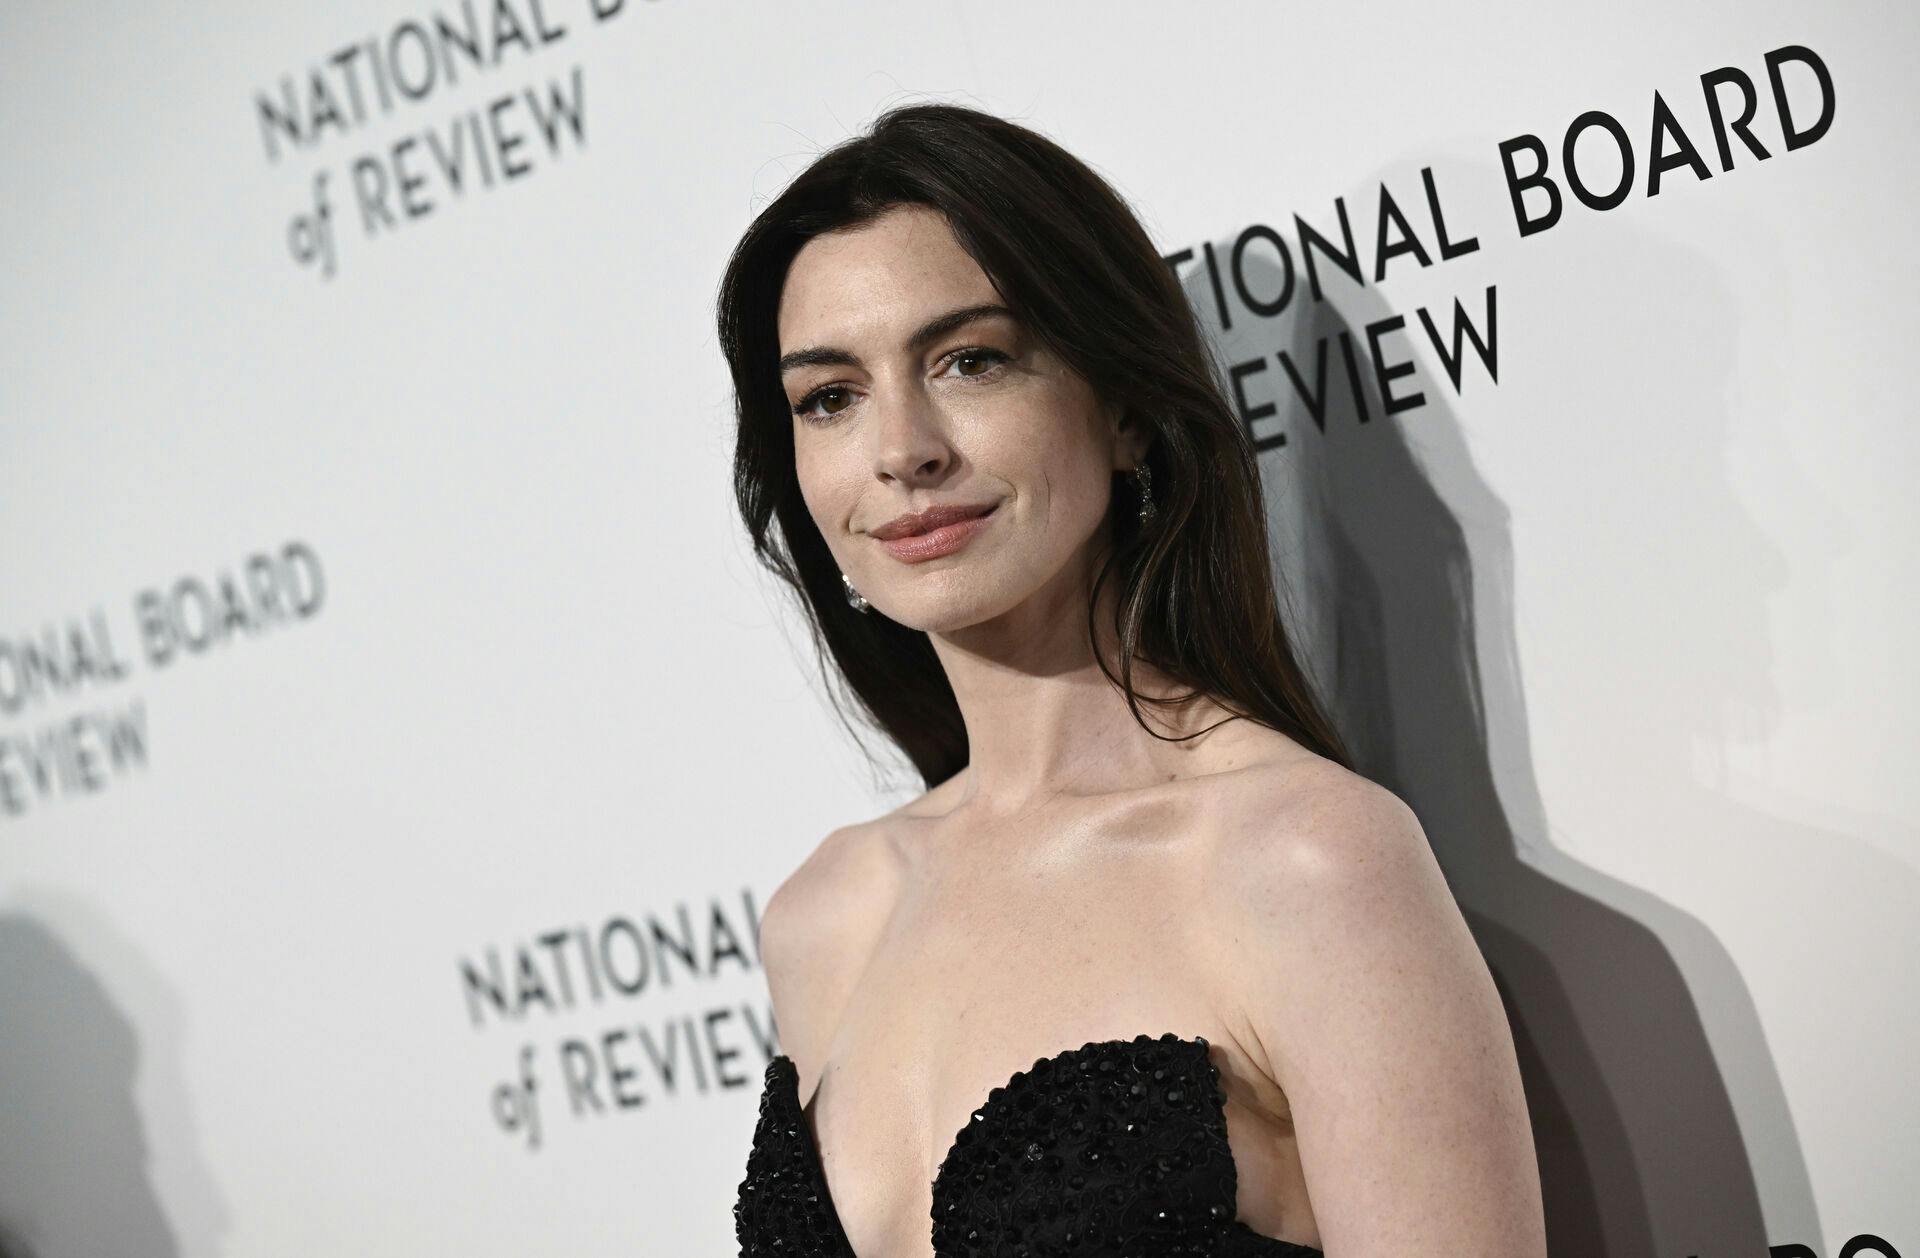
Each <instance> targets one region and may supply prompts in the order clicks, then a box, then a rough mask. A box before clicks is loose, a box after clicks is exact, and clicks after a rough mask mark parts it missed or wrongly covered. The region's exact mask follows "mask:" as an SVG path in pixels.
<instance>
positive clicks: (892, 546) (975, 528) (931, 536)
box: [875, 502, 1000, 563]
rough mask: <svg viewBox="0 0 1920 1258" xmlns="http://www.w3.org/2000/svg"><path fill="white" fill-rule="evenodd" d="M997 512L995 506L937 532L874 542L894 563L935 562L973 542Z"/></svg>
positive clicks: (943, 526)
mask: <svg viewBox="0 0 1920 1258" xmlns="http://www.w3.org/2000/svg"><path fill="white" fill-rule="evenodd" d="M999 509H1000V504H999V503H997V502H996V503H994V504H993V506H992V507H989V508H988V509H987V510H986V511H983V512H981V513H980V514H979V515H970V516H966V517H964V518H962V519H958V520H950V521H948V522H947V523H945V524H942V525H940V526H939V527H937V528H932V529H928V530H927V531H926V532H924V533H912V534H908V535H906V536H903V537H887V538H877V539H875V540H877V541H878V542H879V543H880V544H881V545H882V546H884V547H886V548H887V551H888V553H889V554H891V555H892V556H893V557H894V558H895V559H899V560H901V561H903V562H905V563H924V562H926V561H927V560H929V559H938V558H940V557H941V556H942V555H951V554H952V553H953V552H955V551H957V550H959V549H960V548H961V547H962V546H965V545H966V544H967V543H968V542H969V541H971V540H972V539H973V535H974V534H975V533H978V532H979V531H980V530H981V529H984V528H986V527H987V524H988V522H989V521H991V520H992V519H993V518H994V515H995V513H996V512H997V511H999Z"/></svg>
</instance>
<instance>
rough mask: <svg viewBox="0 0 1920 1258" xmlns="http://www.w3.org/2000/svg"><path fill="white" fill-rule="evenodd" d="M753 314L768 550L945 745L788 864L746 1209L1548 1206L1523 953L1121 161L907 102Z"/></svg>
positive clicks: (760, 546) (833, 1215)
mask: <svg viewBox="0 0 1920 1258" xmlns="http://www.w3.org/2000/svg"><path fill="white" fill-rule="evenodd" d="M719 332H720V340H721V345H722V347H723V348H724V350H725V352H726V355H727V357H728V360H729V363H730V366H731V369H732V372H733V380H734V386H735V389H736V392H737V406H738V420H739V428H738V444H737V447H736V458H735V490H736V493H737V496H738V499H739V505H740V509H741V512H742V514H743V516H744V517H745V520H746V523H747V528H748V531H749V533H750V534H751V536H752V539H753V544H754V546H755V548H756V552H757V553H758V554H759V555H760V557H761V559H762V561H763V562H765V563H766V564H767V565H768V566H769V567H770V568H771V569H772V570H773V571H774V572H775V573H776V574H778V575H779V576H780V577H781V578H782V580H783V581H784V582H786V583H787V584H788V585H789V586H790V587H791V588H792V589H793V590H794V591H795V592H796V593H797V594H798V596H799V601H800V603H801V606H802V608H803V609H804V611H805V613H806V615H807V617H808V622H809V624H810V625H811V626H812V628H813V631H814V633H815V635H816V640H817V644H818V645H820V646H822V647H823V648H824V651H825V653H826V654H827V655H830V656H831V657H832V661H833V666H834V667H833V668H831V669H829V670H827V671H828V675H829V677H830V679H831V678H832V677H833V676H834V675H835V674H836V673H837V675H838V678H839V679H840V680H841V681H842V682H843V683H844V685H845V687H846V688H848V689H850V690H851V691H852V694H853V696H854V697H855V698H856V699H857V700H858V703H859V704H860V706H861V707H863V708H864V710H865V713H866V714H867V715H868V716H869V717H870V718H871V719H872V721H873V722H874V723H875V724H877V725H878V727H879V728H880V729H881V730H883V731H884V732H885V733H886V734H887V735H888V736H889V737H890V738H891V739H892V740H893V741H894V742H895V743H896V744H897V745H898V746H899V747H900V748H901V749H902V750H903V751H904V752H905V753H906V755H907V757H908V758H909V759H910V760H911V761H912V763H913V765H914V767H915V768H916V769H917V770H918V772H919V774H920V775H921V777H922V778H923V779H924V781H925V783H926V786H927V788H928V789H927V791H926V793H925V794H923V795H921V796H920V797H919V798H917V799H915V800H913V801H912V802H911V803H908V804H906V805H905V806H903V807H901V808H898V809H895V810H894V811H893V812H890V813H888V814H886V815H885V816H882V817H879V818H876V819H874V820H871V821H866V822H862V823H859V824H853V825H848V826H846V827H843V828H841V829H839V830H836V831H834V832H833V833H832V834H830V835H828V836H827V837H826V839H825V840H824V841H822V842H821V843H820V844H819V846H818V848H817V849H816V850H815V851H814V852H813V853H812V854H811V855H810V856H809V857H808V858H807V860H806V861H805V862H804V863H803V864H802V865H801V867H800V868H799V869H798V870H796V871H795V872H794V873H793V874H792V875H791V876H790V877H789V878H788V879H787V880H786V881H785V882H784V883H783V884H781V886H780V887H779V888H778V890H777V891H776V892H775V893H774V895H773V896H771V897H770V899H769V901H768V903H767V905H766V908H765V911H764V914H763V918H762V922H761V930H760V950H761V956H762V958H763V961H764V964H765V967H766V971H767V980H768V987H769V991H770V995H771V999H772V1002H773V1006H774V1019H775V1023H776V1026H777V1028H778V1034H779V1041H780V1043H781V1044H782V1045H783V1047H784V1049H785V1051H784V1052H783V1053H781V1054H779V1055H777V1056H775V1057H774V1058H773V1060H772V1061H771V1062H770V1063H769V1064H768V1066H767V1070H766V1078H765V1084H764V1088H763V1091H762V1095H761V1108H760V1121H759V1124H758V1128H757V1130H756V1132H755V1134H754V1144H753V1148H752V1151H751V1153H750V1154H749V1157H748V1168H747V1175H746V1178H745V1179H744V1180H743V1182H742V1183H741V1185H740V1192H739V1199H738V1204H737V1205H736V1207H735V1223H736V1231H737V1233H738V1236H739V1240H740V1245H741V1250H742V1253H743V1254H746V1255H763V1254H764V1255H771V1254H780V1255H784V1256H786V1258H794V1256H796V1255H836V1256H839V1258H847V1256H849V1255H857V1256H858V1258H915V1256H924V1255H928V1254H934V1255H940V1256H941V1258H947V1256H949V1255H952V1256H956V1258H957V1256H958V1255H963V1254H996V1255H998V1254H1028V1255H1034V1256H1036V1258H1038V1256H1039V1255H1049V1254H1086V1255H1107V1254H1112V1255H1120V1254H1126V1255H1134V1254H1141V1255H1162V1254H1196V1255H1210V1256H1213V1258H1226V1256H1228V1255H1240V1256H1249V1255H1267V1256H1270V1258H1280V1256H1298V1255H1315V1254H1319V1253H1321V1252H1322V1250H1323V1249H1324V1250H1325V1251H1326V1252H1330V1253H1332V1254H1334V1255H1336V1258H1359V1256H1361V1255H1387V1254H1392V1255H1396V1256H1398V1255H1414V1254H1443V1253H1444V1254H1473V1255H1495V1254H1497V1255H1501V1256H1502V1258H1508V1256H1523V1258H1524V1256H1526V1255H1538V1254H1542V1253H1544V1252H1545V1242H1544V1237H1543V1225H1542V1220H1541V1213H1540V1188H1539V1182H1538V1178H1537V1173H1536V1170H1535V1164H1534V1154H1533V1143H1532V1136H1531V1132H1530V1128H1529V1125H1528V1120H1527V1111H1526V1103H1525V1098H1524V1097H1523V1095H1522V1092H1521V1087H1520V1079H1519V1072H1518V1069H1517V1066H1516V1063H1515V1057H1514V1049H1513V1044H1512V1039H1511V1036H1510V1032H1509V1030H1508V1027H1507V1022H1506V1017H1505V1014H1504V1012H1503V1010H1502V1008H1501V1004H1500V1000H1499V997H1498V995H1497V993H1496V991H1495V989H1494V986H1493V983H1492V981H1491V978H1490V976H1489V975H1488V973H1487V970H1486V967H1485V965H1484V963H1483V962H1482V960H1481V957H1480V954H1479V951H1478V949H1477V948H1476V947H1475V944H1474V941H1473V939H1472V937H1471V935H1470V934H1469V933H1468V931H1467V927H1466V924H1465V922H1464V920H1463V919H1462V917H1461V915H1460V913H1459V910H1458V908H1457V907H1456V905H1455V904H1454V901H1453V899H1452V897H1451V895H1450V893H1449V892H1448V889H1447V886H1446V883H1445V881H1444V879H1443V877H1442V875H1441V872H1440V870H1439V868H1438V866H1437V865H1436V863H1435V861H1434V859H1433V856H1432V854H1431V852H1430V851H1429V849H1428V846H1427V843H1426V839H1425V835H1424V834H1423V832H1422V830H1421V828H1420V824H1419V822H1418V821H1417V820H1416V818H1415V817H1414V815H1413V813H1412V812H1411V811H1410V810H1409V809H1408V808H1407V806H1406V805H1405V804H1403V803H1402V802H1401V801H1400V800H1399V799H1398V798H1397V797H1395V796H1394V795H1392V794H1391V793H1390V792H1388V791H1387V790H1385V789H1384V788H1382V787H1380V786H1378V785H1376V784H1374V783H1372V782H1370V781H1369V780H1367V779H1366V778H1364V777H1362V776H1360V775H1358V774H1357V773H1356V772H1355V771H1354V770H1353V769H1352V767H1351V765H1350V764H1349V762H1348V756H1347V753H1346V751H1345V749H1344V748H1343V746H1342V744H1341V741H1340V738H1339V735H1338V734H1337V733H1336V731H1335V730H1334V728H1333V726H1332V724H1331V722H1330V721H1329V720H1328V718H1327V716H1326V715H1325V714H1324V713H1323V712H1322V710H1321V708H1320V706H1319V705H1318V703H1317V701H1316V699H1315V698H1314V695H1313V693H1312V688H1311V687H1310V685H1309V684H1308V682H1307V680H1306V678H1305V677H1304V676H1303V674H1302V670H1301V669H1300V667H1299V666H1298V665H1297V663H1296V661H1295V659H1294V655H1293V652H1292V650H1291V648H1290V647H1289V644H1288V639H1287V636H1286V633H1285V632H1284V630H1283V628H1282V625H1281V623H1280V618H1279V613H1278V611H1277V598H1276V593H1275V586H1274V582H1273V577H1272V574H1271V571H1270V567H1269V563H1270V559H1269V553H1268V547H1267V541H1266V536H1265V532H1264V529H1263V519H1264V511H1263V507H1262V501H1261V487H1260V475H1259V468H1258V466H1257V464H1256V462H1255V458H1254V453H1253V450H1252V447H1251V443H1250V441H1249V438H1248V436H1247V434H1246V432H1245V430H1244V428H1243V427H1242V426H1241V424H1240V423H1239V422H1238V421H1237V419H1236V417H1235V414H1234V412H1233V411H1232V409H1231V408H1230V407H1229V405H1228V403H1227V402H1226V400H1225V396H1224V393H1223V391H1222V389H1221V386H1220V382H1219V379H1218V378H1217V376H1216V375H1215V374H1214V372H1213V368H1212V360H1211V359H1210V358H1209V356H1208V353H1207V351H1206V349H1205V346H1204V342H1203V338H1202V335H1201V332H1200V330H1199V328H1198V326H1197V324H1196V322H1195V319H1194V316H1193V313H1192V311H1191V309H1190V307H1189V305H1188V303H1187V301H1186V299H1185V296H1184V294H1183V293H1182V290H1181V288H1180V286H1179V285H1178V283H1177V282H1176V281H1175V279H1174V278H1173V276H1172V275H1171V274H1170V272H1169V270H1168V268H1167V266H1166V265H1165V264H1164V263H1163V261H1162V260H1161V258H1160V257H1159V256H1158V254H1157V253H1156V251H1155V249H1154V248H1153V245H1152V244H1151V242H1150V241H1149V239H1148V237H1147V235H1146V233H1145V232H1144V231H1143V230H1142V228H1141V226H1140V224H1139V222H1138V221H1137V220H1136V219H1135V217H1134V216H1133V214H1132V212H1131V211H1130V210H1129V209H1128V208H1127V206H1126V204H1125V203H1124V202H1123V201H1122V200H1121V198H1120V197H1119V196H1118V195H1117V194H1116V193H1115V192H1114V191H1113V190H1112V189H1111V188H1110V187H1109V186H1108V185H1107V184H1106V183H1105V182H1104V181H1102V180H1101V179H1100V178H1099V177H1098V176H1097V175H1096V174H1094V173H1093V172H1092V171H1090V170H1089V169H1088V168H1087V167H1086V166H1084V165H1083V164H1082V163H1080V162H1079V161H1078V160H1076V159H1075V158H1073V157H1072V156H1071V155H1069V154H1068V153H1066V152H1065V151H1063V150H1062V149H1060V148H1059V147H1058V146H1057V145H1055V144H1053V143H1052V142H1050V141H1048V140H1047V139H1045V138H1044V137H1042V136H1040V135H1037V134H1035V133H1034V132H1032V131H1030V130H1027V129H1025V128H1022V127H1019V126H1016V125H1014V124H1012V123H1009V122H1007V121H1004V120H1002V119H998V118H995V117H992V116H990V115H987V114H984V113H980V112H977V111H974V110H970V109H965V108H961V107H956V106H950V105H942V104H920V105H912V106H905V107H900V108H896V109H893V110H891V111H889V112H888V113H886V114H885V115H883V116H882V117H881V118H880V119H879V120H878V121H877V122H876V124H875V125H874V127H873V129H872V130H871V132H870V133H869V134H868V135H866V136H862V137H858V138H856V139H854V140H851V141H848V142H847V143H845V144H842V145H840V146H839V147H837V148H835V149H833V150H831V151H830V152H828V153H826V154H824V155H823V156H821V157H820V158H819V159H818V160H817V161H816V162H815V163H814V164H813V165H812V166H811V167H809V169H808V170H807V171H806V172H805V173H803V174H802V175H800V176H799V178H797V179H796V180H794V181H793V183H792V184H791V186H789V187H788V188H787V189H786V190H785V191H784V192H783V193H782V194H781V195H780V197H779V198H778V199H777V200H775V201H774V202H773V203H772V204H771V205H769V206H768V207H767V208H766V210H765V211H764V212H763V213H761V214H760V215H759V217H758V218H757V219H756V220H755V221H754V223H753V224H752V226H751V227H750V228H749V229H748V231H747V233H746V235H745V237H744V238H743V239H742V240H741V241H740V243H739V245H738V246H737V248H736V249H735V251H734V254H733V256H732V258H731V260H730V263H729V266H728V269H727V273H726V276H725V278H724V281H723V283H722V286H721V291H720V297H719ZM803 1097H804V1098H806V1099H805V1100H802V1098H803Z"/></svg>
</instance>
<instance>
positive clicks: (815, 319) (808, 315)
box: [778, 205, 999, 352]
mask: <svg viewBox="0 0 1920 1258" xmlns="http://www.w3.org/2000/svg"><path fill="white" fill-rule="evenodd" d="M998 298H999V293H998V290H996V289H995V288H994V286H993V281H992V280H991V279H989V278H988V276H987V273H986V272H985V271H983V270H981V269H980V264H979V263H977V262H975V261H974V260H973V257H972V255H970V254H969V253H968V252H967V251H966V250H965V249H962V248H961V247H960V242H959V241H957V240H955V239H954V236H953V230H952V229H951V228H950V227H948V226H947V220H946V217H945V216H944V215H942V214H941V213H940V212H939V211H938V210H935V209H932V208H931V207H928V206H920V205H915V206H901V207H898V208H895V209H892V210H889V211H887V212H886V213H885V214H883V215H881V216H880V217H879V218H876V219H874V220H873V221H872V222H870V223H867V224H865V225H864V226H861V227H858V228H855V229H853V230H850V231H839V232H830V233H827V234H825V235H820V236H815V237H814V238H813V239H812V240H809V241H808V242H807V243H806V244H805V245H804V246H803V247H802V248H801V250H800V252H799V253H798V254H796V255H795V256H794V259H793V265H792V266H791V267H789V268H788V270H787V279H786V283H785V285H784V286H783V287H782V288H781V290H780V310H779V316H778V321H779V339H780V349H781V351H782V352H785V351H788V350H791V349H794V348H796V347H798V346H802V345H852V344H853V343H855V342H858V341H862V340H867V341H874V342H880V341H887V340H894V339H899V338H901V337H904V336H905V334H906V333H907V332H908V331H910V330H911V329H912V328H915V327H918V326H919V324H920V323H921V322H922V321H923V320H924V319H925V318H926V317H927V316H929V315H933V314H938V313H940V312H942V311H945V310H949V309H952V308H953V307H955V306H958V305H963V304H972V303H975V302H989V301H995V300H998Z"/></svg>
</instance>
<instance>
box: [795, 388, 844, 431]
mask: <svg viewBox="0 0 1920 1258" xmlns="http://www.w3.org/2000/svg"><path fill="white" fill-rule="evenodd" d="M845 392H846V390H845V389H843V388H841V387H840V386H839V385H835V384H830V385H826V386H825V387H823V388H818V389H815V390H814V391H813V392H811V393H809V394H807V395H806V396H805V397H803V398H801V399H800V400H799V401H798V402H795V403H794V404H793V413H794V414H795V415H798V416H799V417H800V418H801V419H804V420H807V421H809V422H811V423H818V422H819V421H820V420H821V419H831V418H832V417H833V416H835V415H838V414H839V413H840V411H826V412H823V413H822V414H821V415H819V416H814V415H810V414H808V412H809V411H811V410H812V409H813V404H814V403H815V402H818V401H820V400H821V399H822V398H826V397H831V396H833V395H834V394H836V393H845ZM840 409H841V410H845V409H846V407H844V406H842V407H841V408H840Z"/></svg>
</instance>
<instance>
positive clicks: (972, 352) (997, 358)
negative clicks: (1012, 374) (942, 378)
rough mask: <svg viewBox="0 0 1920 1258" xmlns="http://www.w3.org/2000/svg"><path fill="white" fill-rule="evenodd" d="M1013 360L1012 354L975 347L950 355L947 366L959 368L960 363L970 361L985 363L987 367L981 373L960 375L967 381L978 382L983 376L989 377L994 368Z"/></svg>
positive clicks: (967, 372)
mask: <svg viewBox="0 0 1920 1258" xmlns="http://www.w3.org/2000/svg"><path fill="white" fill-rule="evenodd" d="M1012 358H1013V356H1012V355H1011V354H1003V353H1001V352H1000V351H999V350H997V349H989V348H988V347H986V346H984V345H975V346H972V347H970V348H968V349H958V350H955V351H954V352H953V353H952V354H950V355H949V356H948V357H947V365H948V366H950V367H952V366H958V365H959V364H960V363H963V362H966V361H967V360H968V359H973V360H975V361H977V362H984V363H986V364H987V365H986V366H985V367H983V368H982V369H981V370H979V371H963V372H961V373H960V374H961V376H962V377H964V378H966V379H969V380H978V379H980V378H981V377H982V376H985V375H988V374H989V373H990V372H992V370H993V368H994V367H996V366H998V365H999V364H1001V363H1004V362H1010V361H1011V360H1012Z"/></svg>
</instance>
